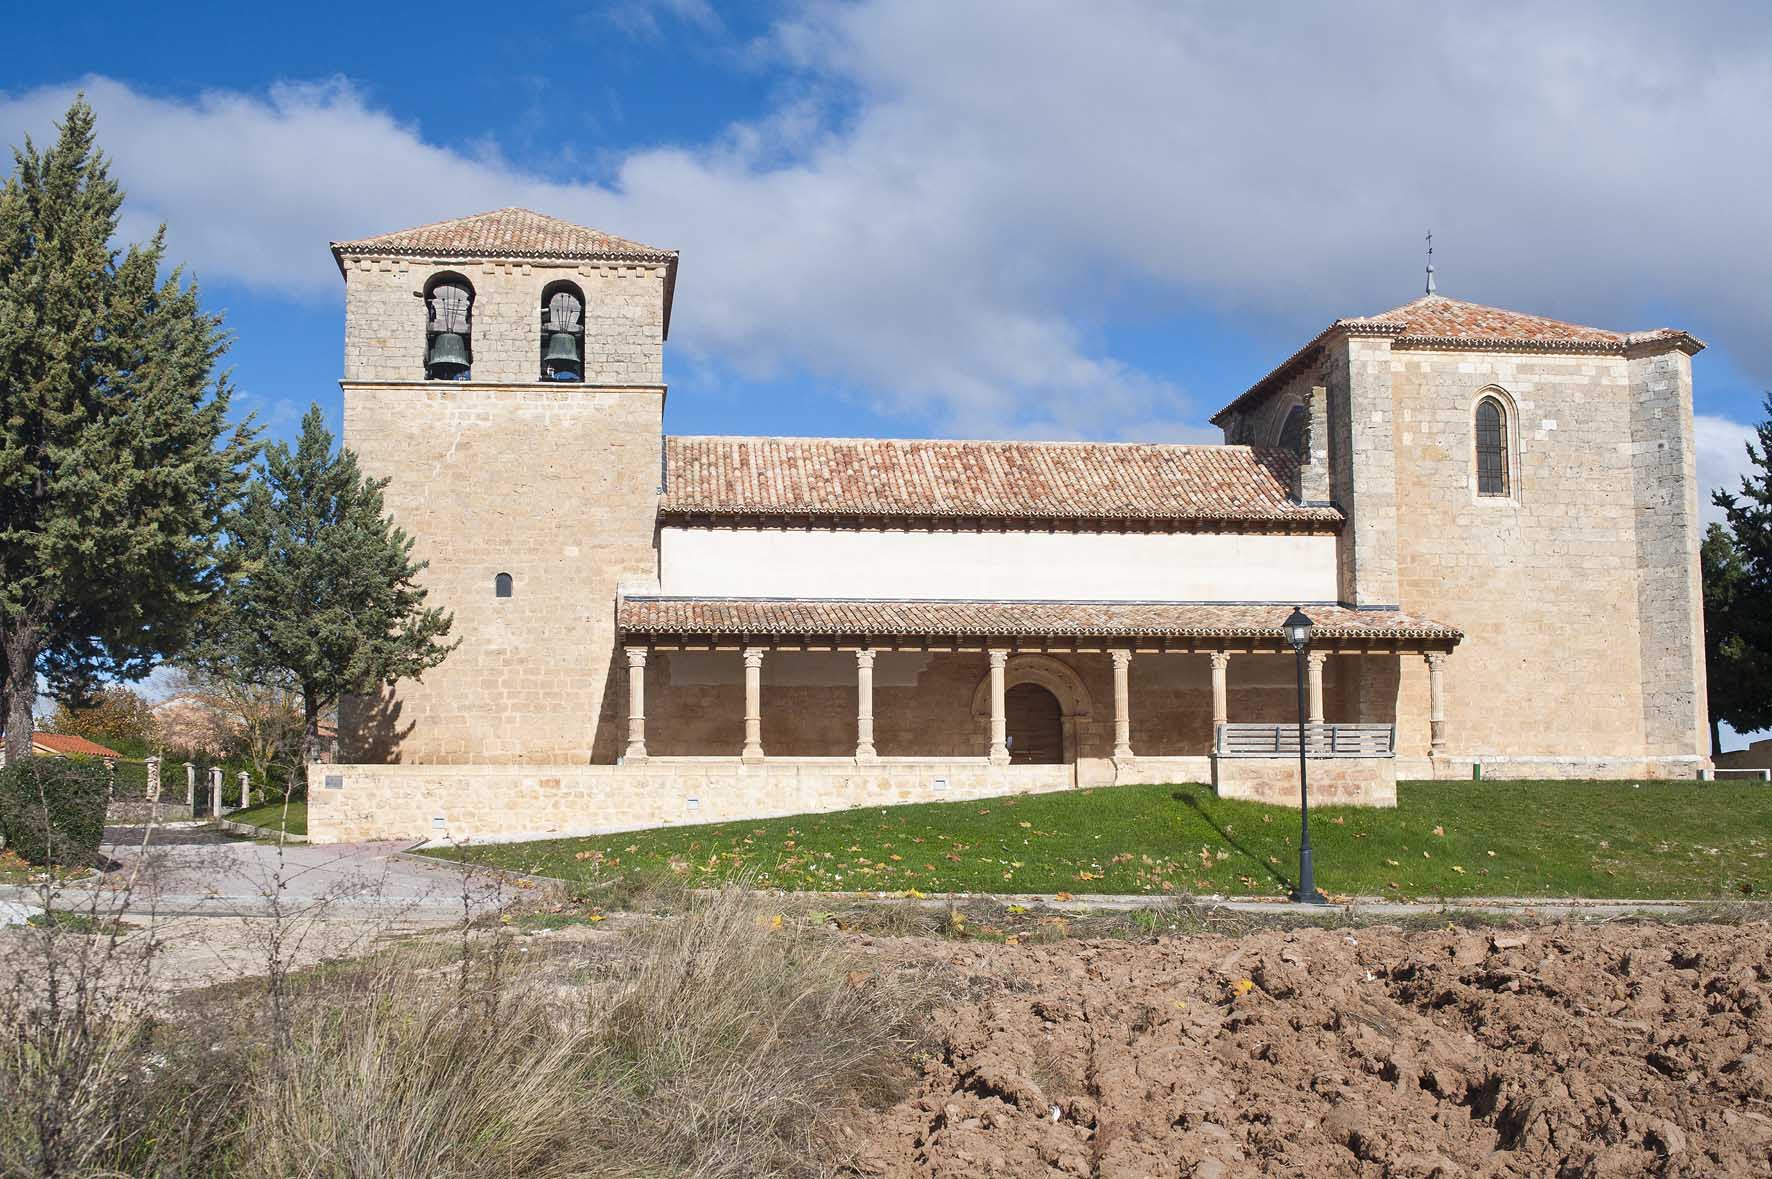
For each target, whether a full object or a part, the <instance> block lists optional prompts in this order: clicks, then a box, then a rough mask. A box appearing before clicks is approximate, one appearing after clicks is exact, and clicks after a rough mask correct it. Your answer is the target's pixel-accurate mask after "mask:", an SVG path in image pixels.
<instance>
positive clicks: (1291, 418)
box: [1279, 405, 1311, 462]
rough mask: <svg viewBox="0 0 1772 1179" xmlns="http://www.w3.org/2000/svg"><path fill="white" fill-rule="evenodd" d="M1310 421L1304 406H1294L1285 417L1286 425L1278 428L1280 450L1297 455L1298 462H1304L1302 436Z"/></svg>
mask: <svg viewBox="0 0 1772 1179" xmlns="http://www.w3.org/2000/svg"><path fill="white" fill-rule="evenodd" d="M1310 420H1311V418H1310V414H1309V413H1307V412H1306V411H1305V408H1304V406H1302V405H1295V406H1293V407H1292V412H1291V413H1289V414H1287V415H1286V424H1285V425H1283V426H1281V427H1280V442H1279V445H1280V449H1281V450H1289V451H1291V452H1292V453H1293V454H1295V455H1297V456H1298V461H1299V462H1303V461H1304V460H1305V453H1304V434H1305V429H1306V427H1308V426H1309V425H1310Z"/></svg>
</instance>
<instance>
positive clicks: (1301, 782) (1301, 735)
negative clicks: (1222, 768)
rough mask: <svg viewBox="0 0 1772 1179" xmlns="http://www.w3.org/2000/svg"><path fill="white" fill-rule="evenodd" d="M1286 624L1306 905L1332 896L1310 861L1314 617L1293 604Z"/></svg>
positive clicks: (1301, 897) (1297, 891) (1300, 890)
mask: <svg viewBox="0 0 1772 1179" xmlns="http://www.w3.org/2000/svg"><path fill="white" fill-rule="evenodd" d="M1280 625H1281V626H1283V627H1285V628H1286V639H1287V641H1288V642H1290V643H1291V644H1292V650H1293V651H1294V652H1296V653H1297V655H1298V813H1299V827H1300V835H1299V842H1298V887H1296V888H1294V889H1293V890H1292V900H1293V901H1294V902H1301V903H1303V904H1307V905H1327V904H1328V903H1329V898H1328V897H1326V896H1324V895H1323V894H1322V893H1320V892H1318V891H1317V877H1316V872H1315V871H1314V870H1313V868H1312V865H1311V788H1310V782H1309V781H1308V779H1307V778H1306V774H1305V732H1304V721H1305V703H1304V652H1305V648H1307V647H1309V646H1310V645H1311V620H1310V616H1309V615H1307V614H1306V613H1305V612H1304V611H1303V610H1300V609H1299V608H1298V607H1297V606H1294V607H1292V614H1291V616H1290V617H1288V618H1287V619H1286V621H1285V622H1283V623H1281V624H1280Z"/></svg>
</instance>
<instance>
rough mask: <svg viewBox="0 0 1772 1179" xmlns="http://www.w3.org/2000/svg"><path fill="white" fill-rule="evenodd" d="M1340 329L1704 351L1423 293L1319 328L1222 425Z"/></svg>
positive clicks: (1680, 336) (1556, 348) (1583, 348)
mask: <svg viewBox="0 0 1772 1179" xmlns="http://www.w3.org/2000/svg"><path fill="white" fill-rule="evenodd" d="M1337 332H1348V333H1350V334H1354V335H1385V336H1390V337H1391V338H1392V339H1391V347H1392V348H1398V349H1405V348H1470V349H1478V350H1484V349H1487V350H1508V351H1522V352H1575V353H1581V352H1588V353H1595V354H1601V355H1605V354H1622V353H1623V352H1625V351H1627V350H1628V349H1631V348H1634V347H1636V346H1637V345H1640V344H1649V343H1655V342H1666V343H1670V344H1676V345H1678V346H1680V347H1683V348H1685V349H1686V350H1687V351H1689V352H1698V351H1699V350H1701V349H1702V348H1703V347H1704V341H1702V340H1699V339H1698V338H1696V337H1694V336H1692V335H1689V334H1687V333H1686V332H1682V331H1679V330H1677V329H1675V328H1655V329H1654V330H1652V331H1645V332H1614V331H1608V330H1606V329H1605V328H1596V327H1585V326H1583V325H1581V324H1578V323H1564V322H1563V321H1562V320H1558V319H1549V318H1546V317H1545V316H1542V315H1527V314H1525V313H1524V312H1520V311H1508V310H1505V309H1504V308H1501V307H1486V306H1484V305H1483V304H1481V303H1467V302H1465V301H1464V300H1462V299H1449V298H1447V297H1446V296H1444V295H1423V296H1422V297H1421V298H1419V299H1416V300H1414V301H1413V302H1409V303H1405V304H1403V305H1402V306H1401V307H1393V308H1391V309H1390V310H1389V311H1384V312H1380V313H1379V314H1377V315H1364V316H1354V317H1352V318H1348V319H1338V320H1336V321H1335V322H1334V323H1332V324H1330V325H1329V326H1328V327H1326V328H1324V329H1323V330H1322V331H1321V332H1319V333H1318V334H1317V335H1316V336H1315V337H1313V338H1312V339H1311V341H1310V342H1309V343H1308V344H1306V345H1305V346H1304V347H1303V348H1300V349H1299V350H1298V351H1297V352H1295V353H1293V354H1292V355H1291V356H1290V357H1288V358H1287V359H1286V360H1285V361H1284V362H1283V363H1282V364H1280V365H1279V367H1277V368H1275V369H1274V370H1273V371H1272V372H1270V373H1269V374H1268V375H1267V376H1265V377H1263V378H1262V379H1261V380H1259V381H1257V382H1256V383H1255V384H1254V385H1252V386H1250V388H1249V390H1248V391H1247V392H1245V393H1243V394H1242V395H1241V396H1239V397H1238V398H1237V399H1236V400H1235V401H1232V402H1231V403H1230V404H1229V405H1227V406H1225V407H1224V408H1223V409H1221V410H1219V411H1218V412H1217V413H1216V414H1214V415H1213V416H1212V422H1213V424H1214V425H1222V424H1223V421H1224V419H1225V418H1226V417H1227V416H1228V415H1229V414H1230V413H1231V411H1232V410H1235V409H1237V408H1239V407H1240V406H1243V405H1246V404H1249V403H1251V402H1253V401H1257V400H1259V399H1260V398H1261V396H1262V395H1263V394H1265V393H1266V392H1267V391H1268V389H1269V388H1271V387H1272V386H1273V385H1274V384H1275V383H1276V382H1278V381H1280V380H1282V379H1283V378H1285V377H1286V376H1288V375H1290V374H1291V373H1292V372H1294V371H1295V370H1296V369H1297V368H1298V366H1299V365H1301V364H1303V363H1305V362H1306V361H1307V360H1309V359H1310V358H1311V357H1312V356H1314V355H1316V353H1317V350H1318V349H1319V348H1320V347H1321V346H1322V344H1323V341H1325V340H1326V339H1328V338H1329V337H1330V336H1331V335H1334V334H1335V333H1337Z"/></svg>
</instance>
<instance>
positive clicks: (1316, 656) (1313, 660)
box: [1304, 651, 1329, 667]
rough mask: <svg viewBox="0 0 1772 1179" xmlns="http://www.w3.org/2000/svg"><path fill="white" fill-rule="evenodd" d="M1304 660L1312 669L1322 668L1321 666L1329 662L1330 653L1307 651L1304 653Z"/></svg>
mask: <svg viewBox="0 0 1772 1179" xmlns="http://www.w3.org/2000/svg"><path fill="white" fill-rule="evenodd" d="M1304 658H1305V662H1306V663H1308V664H1310V665H1311V666H1312V667H1321V666H1323V664H1325V663H1327V662H1329V652H1327V651H1306V652H1305V653H1304Z"/></svg>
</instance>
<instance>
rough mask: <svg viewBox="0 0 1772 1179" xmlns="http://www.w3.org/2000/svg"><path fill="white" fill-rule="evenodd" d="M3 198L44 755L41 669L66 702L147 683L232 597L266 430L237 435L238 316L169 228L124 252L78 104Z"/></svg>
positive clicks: (12, 558) (10, 749)
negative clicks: (232, 522) (186, 274)
mask: <svg viewBox="0 0 1772 1179" xmlns="http://www.w3.org/2000/svg"><path fill="white" fill-rule="evenodd" d="M13 160H14V169H13V172H12V174H11V176H9V177H8V178H7V180H6V182H5V185H4V187H0V656H3V659H0V663H3V664H4V667H3V669H0V670H3V673H4V679H5V681H6V683H5V690H4V692H0V695H3V696H4V697H5V698H6V702H7V717H6V748H7V753H8V754H9V755H10V757H12V758H24V757H28V756H29V755H30V748H31V745H30V742H31V706H32V704H34V703H35V701H36V696H37V682H38V676H39V674H41V675H42V676H43V677H44V678H45V679H46V680H47V682H48V684H49V690H50V693H51V694H52V695H54V696H56V697H57V698H58V699H78V698H81V697H83V696H84V695H85V694H86V693H87V692H88V691H90V689H91V687H92V685H94V684H95V683H96V682H98V680H99V679H100V678H101V677H103V678H121V679H136V678H139V677H140V676H142V675H145V674H146V673H147V672H148V671H149V670H150V669H151V668H152V667H153V666H154V664H155V662H156V661H158V660H159V659H161V658H164V657H165V656H166V655H168V654H169V653H171V652H173V651H176V650H177V649H178V648H179V647H180V646H181V645H182V644H183V643H184V642H185V640H186V639H187V637H188V636H189V634H190V632H191V629H192V626H193V624H194V621H195V619H196V617H197V615H198V614H199V613H200V611H201V610H202V608H203V607H204V604H205V603H206V602H207V601H208V600H209V599H211V598H212V597H213V596H214V595H215V594H216V593H217V592H219V590H220V589H221V583H222V578H221V574H220V572H219V570H218V568H217V550H218V546H219V544H220V541H221V537H222V533H223V521H224V517H225V515H226V514H227V512H228V510H229V507H230V505H231V504H232V503H233V502H234V501H235V499H236V498H237V496H238V495H239V492H240V489H241V487H242V486H243V485H244V483H245V478H246V470H245V468H246V466H247V464H248V463H249V462H250V461H251V457H252V453H253V450H254V444H253V441H252V434H253V431H252V428H251V427H250V425H242V426H240V427H237V428H232V429H230V427H229V425H228V422H227V415H228V403H229V400H230V388H229V385H228V381H227V378H226V377H225V375H221V374H218V373H217V372H216V364H217V361H218V360H219V358H220V357H221V355H222V353H223V351H224V350H225V349H226V347H227V339H226V336H225V334H224V333H223V331H222V326H221V318H220V316H216V315H209V314H205V313H204V312H203V311H202V310H201V308H200V307H199V305H198V301H197V288H196V285H195V284H190V285H185V284H184V283H183V281H182V279H181V274H180V272H179V271H178V270H174V271H173V272H172V274H171V275H170V277H168V278H167V279H165V281H161V280H160V277H159V271H160V261H161V257H162V255H163V254H164V235H165V231H164V228H162V229H161V230H160V231H159V232H157V233H155V235H154V237H153V239H152V240H151V241H149V242H148V243H147V244H146V245H132V246H130V247H129V248H128V249H127V250H125V251H121V252H120V251H118V250H115V249H113V248H112V247H111V245H110V241H111V237H112V235H113V234H114V233H115V232H116V229H117V213H118V210H119V209H120V208H121V207H122V203H123V191H122V189H121V188H119V187H118V185H117V183H116V181H114V180H112V179H111V177H110V174H109V169H108V165H107V164H106V161H105V158H104V156H103V155H102V154H100V153H99V152H98V151H97V149H96V148H95V147H94V143H93V116H92V109H91V108H90V107H88V106H87V105H86V102H85V100H84V99H76V100H75V102H74V104H73V105H72V106H71V107H69V108H68V113H67V116H66V117H65V119H64V120H63V121H62V124H61V127H60V135H59V138H58V139H57V141H56V143H55V146H54V147H52V148H50V149H49V150H48V151H41V152H40V151H38V149H37V148H36V146H35V145H33V144H32V143H31V141H30V140H29V139H27V140H26V141H25V145H24V147H23V148H22V149H17V150H15V151H14V152H13Z"/></svg>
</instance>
